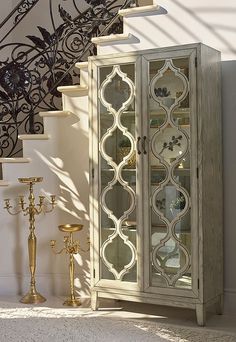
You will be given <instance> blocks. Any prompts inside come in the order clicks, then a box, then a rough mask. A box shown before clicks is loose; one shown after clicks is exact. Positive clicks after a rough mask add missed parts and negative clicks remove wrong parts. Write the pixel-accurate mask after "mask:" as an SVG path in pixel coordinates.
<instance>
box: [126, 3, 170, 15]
mask: <svg viewBox="0 0 236 342" xmlns="http://www.w3.org/2000/svg"><path fill="white" fill-rule="evenodd" d="M160 14H167V11H166V9H164V8H163V7H161V6H159V5H148V6H140V7H131V8H125V9H121V10H119V15H120V16H122V17H131V16H132V17H135V16H143V15H160Z"/></svg>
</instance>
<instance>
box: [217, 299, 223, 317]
mask: <svg viewBox="0 0 236 342" xmlns="http://www.w3.org/2000/svg"><path fill="white" fill-rule="evenodd" d="M223 309H224V296H223V294H222V295H220V296H219V298H218V301H217V303H216V314H217V315H223Z"/></svg>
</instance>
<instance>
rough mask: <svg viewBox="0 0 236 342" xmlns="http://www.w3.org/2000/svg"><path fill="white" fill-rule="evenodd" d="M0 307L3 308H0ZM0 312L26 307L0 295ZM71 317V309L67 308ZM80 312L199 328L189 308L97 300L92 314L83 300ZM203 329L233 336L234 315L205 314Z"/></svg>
mask: <svg viewBox="0 0 236 342" xmlns="http://www.w3.org/2000/svg"><path fill="white" fill-rule="evenodd" d="M63 301H64V298H62V297H50V298H48V299H47V301H46V302H45V303H42V304H39V305H37V307H39V308H40V307H42V308H55V309H57V308H58V309H59V311H60V309H63V308H64V306H63V305H62V303H63ZM1 304H2V305H1ZM0 305H1V308H0V310H1V313H2V312H4V307H6V308H9V307H11V308H12V309H14V308H24V307H29V305H27V304H21V303H19V298H17V297H2V296H0ZM70 310H71V313H72V314H73V310H74V309H73V308H71V309H70ZM80 310H82V311H83V312H84V314H86V315H87V316H91V317H114V318H127V319H132V320H137V321H138V320H140V321H147V322H153V323H155V322H156V323H162V324H171V325H178V326H184V327H191V328H198V327H197V324H196V317H195V312H194V311H193V310H188V309H179V308H170V307H165V306H157V305H150V304H141V303H131V302H124V301H112V300H105V299H104V300H100V307H99V310H98V311H95V312H93V311H92V310H91V309H90V300H89V299H83V300H82V305H81V307H80ZM205 329H209V330H217V331H221V332H228V333H233V334H236V316H230V315H220V316H219V315H215V314H213V313H208V316H207V325H206V327H205Z"/></svg>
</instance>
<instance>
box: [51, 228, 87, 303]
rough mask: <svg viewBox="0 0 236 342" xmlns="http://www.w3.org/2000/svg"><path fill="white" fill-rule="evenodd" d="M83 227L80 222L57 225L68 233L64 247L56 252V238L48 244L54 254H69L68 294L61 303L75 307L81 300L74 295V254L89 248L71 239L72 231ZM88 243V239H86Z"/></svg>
mask: <svg viewBox="0 0 236 342" xmlns="http://www.w3.org/2000/svg"><path fill="white" fill-rule="evenodd" d="M82 228H83V225H81V224H64V225H60V226H58V229H59V230H60V231H62V232H64V233H69V235H67V236H64V247H63V248H62V249H61V250H59V251H58V252H57V251H55V249H54V248H55V246H56V240H51V242H50V245H51V247H52V250H53V252H54V253H55V254H61V253H62V252H63V251H65V252H66V254H69V256H70V262H69V274H70V296H69V298H68V299H66V301H65V302H64V303H63V305H67V306H73V307H77V306H79V305H81V302H80V300H79V298H78V297H76V296H75V289H74V277H75V271H74V270H75V265H74V255H75V254H78V253H79V252H80V251H83V252H87V251H88V250H89V247H88V249H87V250H84V249H82V248H81V246H80V241H79V240H75V241H74V240H73V233H74V232H78V231H80V230H81V229H82ZM88 245H89V241H88Z"/></svg>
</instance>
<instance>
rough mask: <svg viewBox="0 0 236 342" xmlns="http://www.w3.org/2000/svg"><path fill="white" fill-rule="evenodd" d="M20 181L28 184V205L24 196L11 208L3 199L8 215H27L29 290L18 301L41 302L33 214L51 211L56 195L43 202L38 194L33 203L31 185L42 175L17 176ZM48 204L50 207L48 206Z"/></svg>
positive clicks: (37, 181)
mask: <svg viewBox="0 0 236 342" xmlns="http://www.w3.org/2000/svg"><path fill="white" fill-rule="evenodd" d="M18 180H19V182H20V183H23V184H27V185H29V197H28V200H29V205H28V206H26V203H25V200H24V196H19V202H18V207H16V208H13V206H12V205H11V204H10V199H9V198H7V199H5V200H4V201H5V207H4V209H6V210H7V211H8V213H9V214H10V215H18V214H20V213H23V214H24V216H29V231H30V233H29V237H28V253H29V269H30V275H31V281H30V290H29V292H28V293H27V294H26V295H25V296H23V297H22V298H21V300H20V302H22V303H24V304H38V303H43V302H45V301H46V299H45V298H44V297H43V296H42V295H41V294H40V293H39V292H37V290H36V286H35V270H36V245H37V239H36V236H35V233H34V232H35V216H36V215H39V214H41V213H49V212H51V211H52V210H53V209H54V207H55V205H56V196H55V195H51V201H50V202H48V203H45V197H44V196H39V203H38V204H35V197H34V192H33V185H34V184H36V183H39V182H42V180H43V178H42V177H29V178H18ZM49 205H50V208H49Z"/></svg>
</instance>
